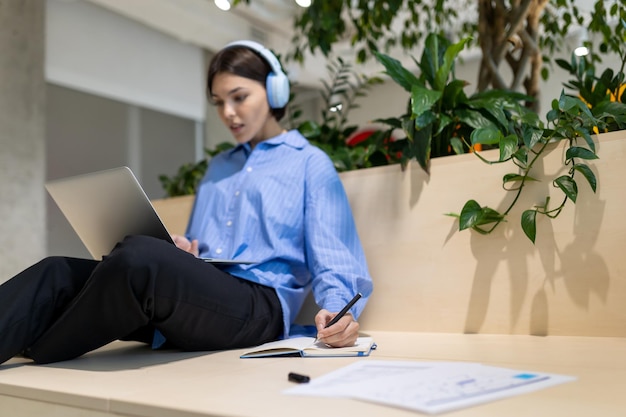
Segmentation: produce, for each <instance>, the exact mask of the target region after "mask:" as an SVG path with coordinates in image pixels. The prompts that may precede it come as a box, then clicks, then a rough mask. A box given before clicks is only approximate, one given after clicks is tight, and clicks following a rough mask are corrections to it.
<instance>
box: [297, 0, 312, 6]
mask: <svg viewBox="0 0 626 417" xmlns="http://www.w3.org/2000/svg"><path fill="white" fill-rule="evenodd" d="M296 3H297V4H298V6H300V7H309V6H310V5H311V0H296Z"/></svg>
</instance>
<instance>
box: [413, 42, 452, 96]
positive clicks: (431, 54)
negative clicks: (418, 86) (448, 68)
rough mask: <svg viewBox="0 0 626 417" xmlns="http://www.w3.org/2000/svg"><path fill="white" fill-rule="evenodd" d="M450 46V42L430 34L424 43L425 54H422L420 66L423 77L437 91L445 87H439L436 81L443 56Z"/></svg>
mask: <svg viewBox="0 0 626 417" xmlns="http://www.w3.org/2000/svg"><path fill="white" fill-rule="evenodd" d="M449 44H450V42H449V41H448V40H447V39H445V38H443V37H441V36H439V35H437V34H436V33H429V34H428V36H427V37H426V40H425V42H424V52H423V53H422V59H421V61H420V62H419V66H420V69H421V70H422V77H424V78H425V79H426V81H428V83H429V84H430V85H431V87H433V88H434V89H436V90H443V86H440V87H437V85H436V84H437V81H436V79H437V72H438V71H439V67H440V66H441V62H442V61H443V56H444V54H445V51H446V48H447V46H448V45H449Z"/></svg>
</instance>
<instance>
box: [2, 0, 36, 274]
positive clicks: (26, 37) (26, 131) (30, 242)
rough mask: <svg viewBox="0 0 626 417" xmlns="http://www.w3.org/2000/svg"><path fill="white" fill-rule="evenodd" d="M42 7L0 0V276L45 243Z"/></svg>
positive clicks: (28, 1) (27, 260)
mask: <svg viewBox="0 0 626 417" xmlns="http://www.w3.org/2000/svg"><path fill="white" fill-rule="evenodd" d="M44 9H45V7H44V3H43V2H41V1H40V0H24V1H0V51H2V53H0V282H2V281H4V280H5V279H6V278H5V277H9V276H11V275H13V274H14V273H16V272H18V271H19V270H21V269H22V268H23V266H24V265H28V264H30V263H32V262H34V261H35V260H37V259H39V258H41V257H42V256H43V255H44V254H45V249H46V248H45V232H46V228H45V205H44V204H45V203H44V201H45V200H44V191H43V188H42V184H43V179H44V175H45V172H44V166H45V165H44V163H45V162H44V159H45V156H44V152H45V136H44V125H45V95H46V94H45V93H46V91H45V83H44V75H43V74H44V73H43V68H44Z"/></svg>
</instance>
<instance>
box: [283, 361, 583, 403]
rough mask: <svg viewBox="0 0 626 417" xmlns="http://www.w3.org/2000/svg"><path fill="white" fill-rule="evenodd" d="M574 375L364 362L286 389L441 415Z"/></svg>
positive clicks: (470, 365)
mask: <svg viewBox="0 0 626 417" xmlns="http://www.w3.org/2000/svg"><path fill="white" fill-rule="evenodd" d="M573 380H575V378H573V377H571V376H566V375H556V374H547V373H541V372H529V371H520V370H515V369H508V368H499V367H493V366H486V365H481V364H477V363H458V362H405V361H361V362H356V363H354V364H352V365H349V366H347V367H344V368H341V369H338V370H337V371H334V372H331V373H329V374H326V375H324V376H322V377H319V378H315V379H313V380H312V382H311V383H310V384H308V385H306V386H299V387H295V388H292V389H289V390H287V391H285V393H287V394H295V395H313V396H324V397H344V398H353V399H357V400H363V401H368V402H375V403H379V404H385V405H389V406H394V407H400V408H405V409H409V410H414V411H420V412H423V413H429V414H437V413H442V412H446V411H451V410H456V409H459V408H464V407H469V406H472V405H477V404H481V403H486V402H489V401H494V400H498V399H502V398H507V397H511V396H514V395H520V394H523V393H527V392H531V391H536V390H539V389H543V388H547V387H550V386H553V385H557V384H561V383H565V382H569V381H573Z"/></svg>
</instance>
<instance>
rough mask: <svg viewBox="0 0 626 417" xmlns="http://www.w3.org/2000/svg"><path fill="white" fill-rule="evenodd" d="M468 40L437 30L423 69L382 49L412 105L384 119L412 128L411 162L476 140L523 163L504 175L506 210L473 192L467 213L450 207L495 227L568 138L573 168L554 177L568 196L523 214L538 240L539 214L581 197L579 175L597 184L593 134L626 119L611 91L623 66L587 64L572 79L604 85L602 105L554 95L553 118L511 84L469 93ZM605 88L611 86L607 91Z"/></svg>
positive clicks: (463, 223) (407, 154)
mask: <svg viewBox="0 0 626 417" xmlns="http://www.w3.org/2000/svg"><path fill="white" fill-rule="evenodd" d="M466 42H467V41H466V40H462V41H461V42H458V43H456V44H450V43H449V42H447V41H446V40H445V39H443V38H442V37H440V36H438V35H435V34H430V35H429V36H428V37H427V39H426V44H425V45H426V47H425V49H424V52H423V54H422V58H421V61H419V62H417V65H418V67H419V69H420V70H421V75H420V76H419V77H418V76H416V75H414V74H413V73H412V72H411V71H409V70H407V69H406V68H404V67H403V66H402V65H401V64H400V63H399V62H398V61H397V60H394V59H392V58H390V57H388V56H386V55H384V54H380V53H378V54H377V59H378V60H379V61H380V62H381V63H382V64H383V65H384V66H385V68H386V73H387V74H388V75H389V76H390V77H391V78H392V79H393V80H394V81H395V82H396V83H398V84H399V85H400V86H402V87H403V88H404V89H405V90H407V91H408V92H409V93H410V101H409V106H408V107H409V110H408V112H407V113H406V114H405V115H403V116H401V117H400V118H394V119H385V120H381V121H382V122H384V123H387V124H388V125H390V127H391V128H392V129H397V128H400V129H402V130H403V131H404V133H405V135H406V138H404V139H402V140H400V141H398V142H399V143H398V144H397V146H399V149H400V150H401V152H402V155H403V157H402V161H403V163H404V164H406V163H408V161H409V160H410V159H412V158H415V159H416V160H417V162H418V163H419V164H420V166H421V167H422V168H423V169H424V170H425V171H426V172H428V168H429V162H430V158H431V157H434V156H442V155H447V154H451V153H461V152H464V151H466V150H467V149H470V148H472V147H475V146H476V145H486V146H490V147H494V148H498V149H499V155H498V159H497V160H487V159H485V158H484V157H483V156H482V155H481V153H480V152H474V155H476V157H477V158H479V159H480V160H481V161H483V162H485V163H487V164H501V163H512V164H513V167H514V168H515V169H516V171H515V172H511V173H508V174H506V175H505V176H504V177H503V179H502V185H503V189H504V190H506V191H507V192H512V193H514V194H515V195H514V198H513V199H512V201H511V203H510V204H509V206H508V207H507V208H506V209H504V211H502V212H499V211H497V210H495V209H493V208H490V207H487V206H481V205H480V204H479V203H478V202H477V201H475V200H469V201H467V202H466V203H465V205H464V206H463V209H462V210H461V212H460V214H455V213H448V215H450V216H454V217H456V218H458V219H459V230H465V229H473V230H475V231H477V232H479V233H482V234H488V233H491V232H492V231H493V230H494V229H495V228H496V227H497V226H498V225H499V224H500V223H502V222H503V221H505V220H506V218H507V215H508V214H509V212H510V211H511V209H512V208H513V207H514V206H515V204H516V203H517V201H518V200H519V197H520V195H521V193H522V191H523V190H524V189H525V187H526V186H527V185H528V184H529V183H531V182H533V181H537V179H536V178H534V177H533V176H532V169H533V167H534V166H535V165H536V163H537V161H538V160H540V159H541V158H542V157H543V155H544V152H545V151H546V149H547V148H548V146H549V145H550V144H552V143H554V142H557V141H561V140H565V141H567V142H568V147H567V149H566V153H565V157H564V160H563V164H564V166H566V167H567V168H568V170H567V174H565V175H560V176H558V177H556V178H554V179H553V181H552V183H553V185H554V186H555V187H556V188H558V189H559V190H561V191H562V192H563V196H564V197H563V199H562V200H561V201H560V202H558V203H557V205H556V206H554V207H553V206H551V205H550V203H551V202H550V198H549V197H546V199H545V201H544V203H542V204H540V205H538V206H535V207H533V208H532V209H528V210H526V211H524V212H523V213H522V216H521V217H522V218H521V224H522V229H523V231H524V233H525V234H526V236H527V237H528V238H529V239H530V240H531V241H532V242H533V243H534V242H535V238H536V217H537V214H543V215H546V216H548V217H550V218H555V217H557V216H558V215H559V214H560V213H561V211H562V210H563V207H564V206H565V204H566V203H567V201H568V200H569V201H572V202H574V203H576V199H577V197H578V179H579V178H582V179H584V180H585V181H586V182H587V183H588V184H589V186H590V187H591V189H592V190H593V191H594V192H595V190H596V187H597V179H596V177H595V174H594V173H593V171H592V170H591V168H590V167H589V165H587V163H586V161H589V160H593V159H596V158H598V155H597V154H596V148H595V143H594V141H593V139H592V137H591V134H592V132H593V129H594V127H597V128H598V129H600V130H602V131H603V130H606V129H613V128H620V129H621V128H624V127H625V123H626V113H625V111H626V105H624V104H623V103H621V102H610V94H609V93H607V87H609V89H610V88H611V87H612V86H613V84H614V83H617V82H620V81H623V74H622V75H619V74H618V75H617V76H614V75H613V74H612V73H611V72H609V73H605V74H603V76H602V77H600V78H595V77H593V74H591V73H590V72H588V71H587V72H585V71H584V70H583V71H582V74H583V75H584V80H586V81H577V80H578V78H577V80H575V81H573V82H571V83H570V85H571V86H576V85H578V84H581V85H582V84H584V85H585V86H586V87H585V88H586V89H587V90H588V91H586V92H585V93H584V94H585V95H587V94H588V93H589V94H591V93H592V92H593V91H596V93H595V94H596V95H597V97H596V96H594V97H593V98H594V102H595V103H596V105H595V108H596V110H595V111H592V110H591V109H590V108H589V107H588V106H587V104H586V103H585V102H583V101H582V100H581V99H580V98H578V97H575V96H571V95H567V94H565V93H562V94H561V97H560V98H559V99H558V100H554V101H553V103H552V109H551V110H550V111H549V112H548V114H547V126H546V125H545V123H544V122H543V121H541V120H540V119H539V116H538V115H537V114H536V113H535V112H533V111H530V110H529V109H528V108H527V107H525V106H524V104H525V103H524V101H525V100H526V99H528V97H526V96H523V95H520V94H518V93H514V92H510V91H506V90H490V91H485V92H481V93H477V94H474V95H472V96H469V97H468V96H466V94H465V93H464V92H463V87H464V86H465V85H466V83H465V82H464V81H462V80H458V79H456V78H455V77H454V72H453V69H454V61H455V59H456V57H457V55H458V53H459V52H460V51H461V50H462V48H463V46H464V45H465V44H466ZM570 66H571V68H572V70H574V69H576V71H575V72H576V74H579V72H580V68H581V64H580V63H576V62H575V61H572V64H570ZM609 75H610V76H609ZM579 78H580V77H579ZM589 80H591V81H589ZM598 90H600V91H602V92H603V94H602V97H601V95H600V94H599V93H597V91H598ZM622 97H624V96H623V95H622ZM590 99H591V98H590ZM596 99H597V100H596Z"/></svg>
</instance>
